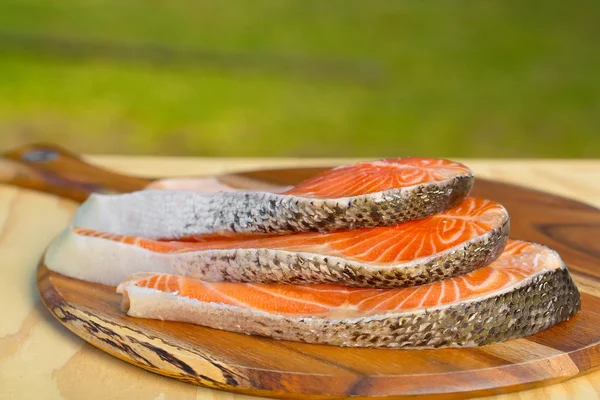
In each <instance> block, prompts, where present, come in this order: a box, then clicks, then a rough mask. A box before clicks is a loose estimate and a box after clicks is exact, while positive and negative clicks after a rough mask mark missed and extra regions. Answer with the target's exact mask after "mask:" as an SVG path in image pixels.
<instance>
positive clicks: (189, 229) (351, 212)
mask: <svg viewBox="0 0 600 400" xmlns="http://www.w3.org/2000/svg"><path fill="white" fill-rule="evenodd" d="M209 181H210V180H207V182H209ZM209 183H210V184H207V189H206V191H199V190H142V191H139V192H134V193H129V194H120V195H102V194H94V195H92V196H91V197H90V198H89V199H88V200H87V201H86V202H85V203H84V204H83V205H82V206H81V207H80V209H79V210H78V212H77V213H76V215H75V218H74V221H73V225H75V226H80V227H84V228H89V229H95V230H99V231H104V232H111V233H117V234H122V235H133V236H143V237H148V238H155V239H156V238H161V239H179V238H182V237H186V236H193V235H201V234H214V233H291V232H310V231H319V232H328V231H335V230H344V229H359V228H372V227H380V226H391V225H396V224H398V223H401V222H406V221H410V220H414V219H419V218H424V217H427V216H430V215H433V214H436V213H438V212H441V211H444V210H447V209H449V208H452V207H454V206H456V205H458V204H459V203H460V202H461V201H462V200H464V199H465V197H466V196H467V195H468V194H469V192H470V190H471V187H472V184H473V174H472V172H471V170H469V168H467V167H466V166H464V165H462V164H459V163H456V162H452V161H448V160H441V159H428V158H399V159H385V160H379V161H373V162H362V163H357V164H353V165H348V166H342V167H338V168H334V169H332V170H329V171H326V172H323V173H321V174H319V175H316V176H315V177H313V178H311V179H308V180H306V181H305V182H302V183H300V184H299V185H297V186H295V187H293V188H291V189H289V190H286V191H284V192H279V193H274V192H266V191H254V192H253V191H240V190H230V191H228V189H227V188H226V187H224V186H223V185H222V184H217V183H215V182H213V181H210V182H209ZM178 185H182V186H181V187H182V188H186V189H188V188H189V182H186V183H182V182H179V183H175V184H174V185H173V184H171V187H177V186H178Z"/></svg>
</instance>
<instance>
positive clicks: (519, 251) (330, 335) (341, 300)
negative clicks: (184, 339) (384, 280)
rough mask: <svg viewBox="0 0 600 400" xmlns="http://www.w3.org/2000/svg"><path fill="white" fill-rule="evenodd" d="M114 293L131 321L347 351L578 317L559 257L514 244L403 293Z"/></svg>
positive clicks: (494, 335)
mask: <svg viewBox="0 0 600 400" xmlns="http://www.w3.org/2000/svg"><path fill="white" fill-rule="evenodd" d="M117 291H118V292H119V293H121V294H123V303H122V304H123V308H124V309H125V310H126V311H127V313H128V315H130V316H132V317H140V318H155V319H162V320H172V321H180V322H189V323H195V324H199V325H204V326H208V327H212V328H216V329H223V330H230V331H235V332H242V333H247V334H255V335H262V336H268V337H272V338H276V339H284V340H293V341H301V342H308V343H321V344H330V345H338V346H353V347H389V348H437V347H468V346H477V345H484V344H491V343H495V342H499V341H504V340H509V339H514V338H518V337H523V336H527V335H531V334H534V333H537V332H539V331H541V330H544V329H546V328H549V327H550V326H552V325H554V324H556V323H559V322H562V321H565V320H567V319H569V318H570V317H572V316H573V315H574V314H576V313H577V311H578V310H579V309H580V296H579V292H578V290H577V288H576V286H575V285H574V283H573V281H572V280H571V278H570V276H569V273H568V271H567V269H566V267H565V265H564V264H563V262H562V261H561V259H560V257H559V256H558V254H557V253H556V252H554V251H553V250H551V249H549V248H547V247H545V246H542V245H538V244H534V243H529V242H522V241H514V240H511V241H509V243H508V245H507V246H506V249H505V251H504V253H503V254H502V255H501V256H500V257H499V258H498V259H497V260H496V261H495V262H493V263H492V264H490V265H489V266H487V267H483V268H480V269H478V270H476V271H473V272H470V273H468V274H466V275H463V276H458V277H455V278H451V279H446V280H444V281H439V282H435V283H432V284H429V285H423V286H418V287H410V288H403V289H372V288H369V289H366V288H349V287H346V286H339V285H331V284H321V285H279V284H271V285H268V284H255V283H230V282H217V283H210V282H204V281H201V280H198V279H193V278H189V277H181V276H176V275H168V274H160V273H140V274H136V275H133V276H132V277H130V278H128V279H127V280H125V281H124V282H122V283H121V284H120V285H119V287H118V289H117Z"/></svg>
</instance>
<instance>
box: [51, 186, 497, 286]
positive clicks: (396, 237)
mask: <svg viewBox="0 0 600 400" xmlns="http://www.w3.org/2000/svg"><path fill="white" fill-rule="evenodd" d="M508 232H509V217H508V213H507V211H506V209H505V208H504V207H502V206H501V205H500V204H498V203H495V202H493V201H490V200H483V199H478V198H473V197H469V198H467V199H466V200H465V201H463V202H462V203H461V204H460V205H459V206H457V207H455V208H452V209H450V210H448V211H445V212H442V213H439V214H436V215H433V216H430V217H427V218H424V219H420V220H414V221H409V222H405V223H403V224H398V225H395V226H388V227H380V228H362V229H357V230H353V231H337V232H328V233H320V232H308V233H296V234H290V235H275V236H261V235H245V236H243V235H241V236H240V235H235V236H228V237H223V236H221V237H218V236H213V237H210V238H204V239H201V240H199V241H159V240H153V239H147V238H143V237H138V236H126V235H117V234H112V233H106V232H102V231H96V230H92V229H88V228H68V229H67V230H65V231H64V232H63V234H61V235H60V236H59V237H58V239H56V240H55V241H54V242H53V243H52V244H51V246H50V248H49V249H48V252H47V253H46V259H45V261H46V265H47V266H48V268H50V269H51V270H53V271H56V272H59V273H62V274H64V275H68V276H71V277H74V278H78V279H83V280H88V281H93V282H99V283H103V284H106V285H113V286H116V285H117V284H118V283H120V282H121V281H123V280H124V279H125V278H126V277H127V276H129V275H131V274H133V273H136V272H161V273H168V274H176V275H181V276H187V277H192V278H198V279H202V280H205V281H211V282H215V281H232V282H262V283H295V284H297V283H338V284H343V285H346V286H355V287H379V288H386V287H388V288H389V287H405V286H414V285H421V284H426V283H431V282H435V281H438V280H441V279H446V278H451V277H453V276H456V275H459V274H464V273H467V272H470V271H472V270H474V269H476V268H480V267H483V266H485V265H487V264H489V263H490V262H492V261H493V260H495V259H496V258H497V257H498V256H499V255H500V254H501V253H502V250H503V249H504V246H505V244H506V239H507V236H508Z"/></svg>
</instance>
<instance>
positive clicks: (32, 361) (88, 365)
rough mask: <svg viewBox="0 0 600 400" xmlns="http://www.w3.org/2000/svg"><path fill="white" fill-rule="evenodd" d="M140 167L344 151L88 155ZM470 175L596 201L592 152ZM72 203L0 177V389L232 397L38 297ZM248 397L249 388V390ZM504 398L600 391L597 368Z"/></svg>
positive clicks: (209, 165)
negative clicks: (64, 320) (115, 350)
mask: <svg viewBox="0 0 600 400" xmlns="http://www.w3.org/2000/svg"><path fill="white" fill-rule="evenodd" d="M90 160H91V161H93V162H97V163H101V164H103V165H105V166H108V167H110V168H114V169H116V170H120V171H123V172H127V173H132V174H140V175H146V176H181V175H205V174H215V173H223V172H230V171H236V170H246V169H257V168H273V167H283V166H286V167H290V166H309V165H313V166H315V165H336V164H340V163H344V162H346V161H348V160H307V159H303V160H296V159H185V158H151V157H143V158H140V157H101V156H96V157H91V158H90ZM461 161H463V162H465V163H466V164H468V165H469V166H470V167H472V168H473V170H474V171H475V173H476V174H477V176H481V177H489V178H494V179H498V180H504V181H509V182H514V183H517V184H521V185H525V186H528V187H532V188H537V189H542V190H546V191H549V192H552V193H556V194H559V195H563V196H567V197H571V198H575V199H578V200H581V201H584V202H587V203H589V204H592V205H595V206H596V207H600V160H597V161H594V160H583V161H567V160H565V161H558V160H556V161H553V160H549V161H547V160H544V161H533V160H511V161H509V160H494V161H490V160H461ZM76 207H77V204H75V203H73V202H70V201H67V200H63V199H59V198H56V197H53V196H49V195H44V194H39V193H34V192H30V191H25V190H18V189H15V188H13V187H8V186H1V185H0V263H1V265H0V304H2V306H1V307H0V399H28V398H43V399H69V400H75V399H108V398H111V399H127V400H133V399H241V398H243V397H247V396H242V395H234V394H231V393H226V392H219V391H215V390H211V389H205V388H201V387H196V386H192V385H188V384H184V383H180V382H177V381H175V380H172V379H168V378H164V377H161V376H158V375H155V374H152V373H150V372H146V371H144V370H142V369H140V368H136V367H133V366H131V365H129V364H127V363H125V362H122V361H119V360H117V359H116V358H113V357H111V356H109V355H107V354H104V353H103V352H101V351H99V350H96V349H95V348H94V347H92V346H90V345H88V344H86V343H85V342H84V341H83V340H81V339H79V338H78V337H76V336H75V335H73V334H71V333H70V332H68V331H67V330H66V329H64V328H63V327H62V326H61V325H60V324H59V323H58V322H57V321H55V320H54V319H53V318H52V317H51V316H50V313H49V312H47V311H46V310H45V309H44V307H43V305H42V304H41V302H40V300H39V297H38V294H37V291H36V287H35V268H36V264H37V262H38V260H39V258H40V256H41V254H42V252H43V251H44V248H45V247H46V245H47V244H48V243H49V242H50V240H51V239H52V238H53V237H54V236H55V235H56V234H57V233H58V232H59V231H60V230H61V229H62V228H63V227H64V226H65V225H66V224H67V223H68V221H69V219H70V217H71V215H72V214H73V212H74V211H75V209H76ZM248 398H249V399H250V397H248ZM498 398H503V399H539V398H551V399H563V398H565V399H566V398H571V399H574V398H577V399H590V400H591V399H600V372H596V373H592V374H589V375H586V376H583V377H579V378H577V379H573V380H571V381H567V382H565V383H562V384H556V385H553V386H548V387H545V388H541V389H534V390H529V391H526V392H520V393H515V394H510V395H503V396H499V397H498Z"/></svg>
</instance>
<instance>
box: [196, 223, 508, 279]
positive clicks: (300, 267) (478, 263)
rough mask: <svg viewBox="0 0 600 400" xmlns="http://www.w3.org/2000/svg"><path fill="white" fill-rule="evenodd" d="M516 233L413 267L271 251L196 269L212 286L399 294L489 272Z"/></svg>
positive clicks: (221, 255) (225, 255)
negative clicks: (213, 280)
mask: <svg viewBox="0 0 600 400" xmlns="http://www.w3.org/2000/svg"><path fill="white" fill-rule="evenodd" d="M509 230H510V223H509V220H508V219H507V220H506V221H505V222H504V223H503V224H502V225H501V226H499V227H498V228H496V229H494V230H492V231H490V232H488V233H486V234H485V235H482V236H480V237H477V238H475V239H473V240H470V241H468V242H467V243H466V244H465V245H460V246H457V247H456V248H454V249H452V250H450V251H448V252H443V253H440V254H437V255H435V256H434V257H431V258H429V259H428V260H427V261H425V260H423V261H422V262H419V260H416V262H413V263H410V264H412V265H410V266H401V267H393V266H384V267H380V266H372V265H369V264H368V263H366V264H361V263H360V262H351V261H346V260H344V259H343V258H338V257H328V256H323V255H319V254H308V253H296V252H291V251H282V250H271V249H235V250H217V251H210V254H211V255H210V256H206V257H202V256H198V258H197V261H196V263H197V264H200V266H199V267H198V269H200V270H201V271H206V270H210V273H208V274H207V275H203V274H199V275H197V276H194V277H196V278H199V279H203V280H210V279H209V278H208V277H209V276H219V278H220V279H222V280H225V281H230V282H261V283H290V284H304V283H337V284H342V285H346V286H353V287H375V288H397V287H406V286H416V285H423V284H427V283H431V282H435V281H439V280H442V279H448V278H451V277H454V276H457V275H463V274H466V273H468V272H471V271H473V270H475V269H477V268H480V267H484V266H486V265H488V264H490V263H491V262H492V261H494V260H495V259H496V258H498V257H499V256H500V255H501V254H502V251H503V250H504V246H505V245H506V241H507V239H508V233H509Z"/></svg>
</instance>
